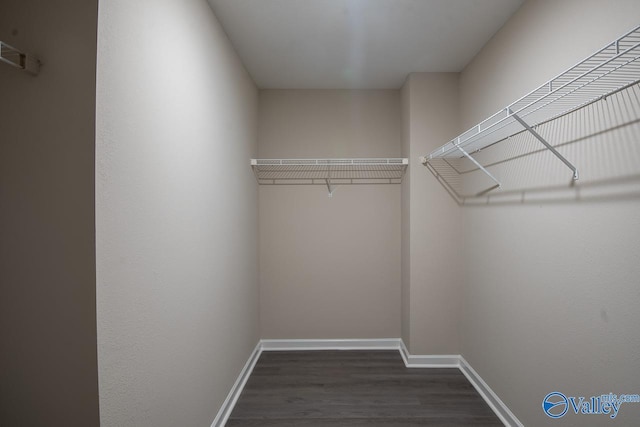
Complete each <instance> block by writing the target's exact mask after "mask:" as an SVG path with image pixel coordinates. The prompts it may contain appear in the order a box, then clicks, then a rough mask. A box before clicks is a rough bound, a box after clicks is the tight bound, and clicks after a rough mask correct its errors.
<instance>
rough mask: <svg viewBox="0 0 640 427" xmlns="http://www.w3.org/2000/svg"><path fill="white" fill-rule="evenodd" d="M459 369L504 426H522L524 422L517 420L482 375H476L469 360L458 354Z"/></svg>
mask: <svg viewBox="0 0 640 427" xmlns="http://www.w3.org/2000/svg"><path fill="white" fill-rule="evenodd" d="M459 369H460V371H461V372H462V373H463V374H464V376H465V377H467V379H468V380H469V382H470V383H471V384H472V385H473V387H474V388H475V389H476V391H477V392H478V393H479V394H480V396H482V398H483V399H484V401H485V402H487V405H489V407H490V408H491V409H492V410H493V412H494V413H495V414H496V415H497V417H498V418H500V421H502V422H503V423H504V425H505V426H508V427H524V424H522V423H521V422H520V420H518V418H517V417H516V416H515V415H514V414H513V412H511V410H510V409H509V407H508V406H507V405H505V403H504V402H503V401H502V400H501V399H500V398H499V397H498V395H497V394H496V393H495V392H494V391H493V390H491V387H489V385H488V384H487V383H486V382H485V381H484V380H483V379H482V377H481V376H480V375H478V373H477V372H476V371H475V370H474V369H473V368H472V367H471V365H469V362H467V361H466V360H465V359H464V357H462V356H460V366H459Z"/></svg>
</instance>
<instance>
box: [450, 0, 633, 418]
mask: <svg viewBox="0 0 640 427" xmlns="http://www.w3.org/2000/svg"><path fill="white" fill-rule="evenodd" d="M639 23H640V3H639V2H637V1H631V0H630V1H621V0H620V1H610V2H602V1H597V0H596V1H583V0H575V1H570V0H565V1H553V0H545V1H542V0H540V1H528V2H527V3H525V4H524V6H523V7H522V8H521V9H520V10H519V11H518V12H517V13H516V15H514V17H513V18H512V19H511V20H510V21H509V22H508V23H507V24H506V25H505V27H504V28H503V29H502V30H501V31H500V32H499V33H497V34H496V36H494V38H493V39H492V40H491V41H490V42H489V44H488V45H487V46H485V48H484V49H483V50H482V52H481V53H480V54H479V55H478V56H477V57H476V58H475V60H474V61H473V62H472V63H471V64H470V65H469V66H468V67H467V68H466V69H465V70H464V72H463V73H462V75H461V101H462V121H463V123H464V125H465V127H469V126H472V125H473V124H474V123H476V122H478V121H479V120H481V119H483V118H484V117H485V116H487V115H489V114H492V113H494V112H495V111H497V110H498V109H499V108H502V107H504V106H506V104H507V103H509V102H511V101H514V100H516V99H517V98H518V97H520V96H522V95H524V94H525V93H527V92H528V91H530V90H532V89H534V88H535V87H536V86H537V85H539V84H542V83H544V82H545V81H546V80H547V79H549V78H551V77H553V76H554V75H556V74H558V73H560V72H562V71H563V70H564V69H565V68H567V67H570V66H571V65H573V64H575V63H576V62H578V61H580V60H581V59H583V58H584V57H585V56H587V55H589V54H591V53H592V52H594V51H595V50H597V49H600V48H601V47H603V46H604V45H605V44H606V43H608V42H610V41H612V40H613V39H614V38H616V37H618V36H620V35H622V34H623V33H624V32H626V31H627V30H630V29H631V28H632V27H634V26H636V25H638V24H639ZM639 94H640V90H638V88H635V89H633V90H631V91H628V92H627V93H625V94H621V95H619V96H614V97H611V98H609V99H608V100H607V101H606V102H600V103H598V104H596V105H594V106H593V107H590V108H588V109H586V110H585V111H583V112H580V113H579V114H575V115H573V116H570V117H567V118H565V119H564V120H563V121H561V123H560V125H558V124H552V125H549V126H543V127H541V128H540V129H539V132H541V133H543V135H545V136H547V137H548V138H549V139H550V140H552V141H553V142H554V143H562V144H563V146H562V147H561V148H560V150H561V151H562V152H563V153H564V154H565V155H567V157H568V158H569V159H570V160H571V161H574V162H575V163H576V165H577V166H578V167H579V168H580V173H581V177H580V180H579V181H578V182H577V184H576V186H575V187H569V186H568V183H569V181H570V171H569V170H568V169H566V168H564V165H562V163H560V161H559V160H557V159H555V158H553V157H551V156H548V155H546V156H545V155H526V156H523V157H520V158H515V159H514V158H513V157H514V155H513V153H517V151H516V152H514V151H513V150H515V148H516V146H517V145H518V144H522V146H527V145H530V144H533V145H532V146H533V147H534V148H535V147H537V148H539V143H537V142H536V141H531V140H526V138H524V139H515V140H514V141H512V142H510V143H507V145H503V146H504V147H506V149H505V150H504V151H503V152H501V153H498V154H499V155H501V156H503V160H504V159H506V161H504V162H502V163H499V164H495V165H494V166H492V169H491V170H492V171H493V172H495V173H496V174H498V176H499V177H500V178H502V179H503V180H504V182H505V189H504V190H503V191H502V193H503V194H504V193H509V192H511V193H510V194H511V195H513V196H514V197H511V198H508V197H507V198H502V197H503V196H500V192H498V193H495V195H494V196H493V197H490V198H485V199H483V200H481V203H482V205H481V206H474V207H471V206H469V207H465V208H464V209H463V210H464V226H465V248H466V252H465V257H464V259H465V263H464V265H465V267H466V269H465V284H466V290H465V296H464V311H463V312H464V316H463V334H464V336H463V349H462V353H463V355H464V357H465V358H466V359H467V360H468V361H469V362H470V363H471V365H472V366H473V367H474V368H475V369H476V370H477V371H478V373H479V374H480V375H481V376H482V377H483V378H484V379H485V380H486V381H487V383H488V384H489V385H490V386H491V387H492V388H493V390H494V391H496V392H497V393H498V394H499V395H500V397H501V398H502V399H503V400H504V401H505V402H506V404H507V405H508V406H509V407H510V408H511V409H512V410H513V411H514V412H515V414H516V416H518V417H519V418H520V420H521V421H522V422H523V423H524V424H525V425H531V426H543V425H554V426H568V425H580V426H601V425H605V424H609V423H611V424H612V425H613V424H616V425H625V426H631V425H636V424H637V420H638V419H639V418H640V405H638V404H628V405H626V406H625V405H623V407H622V409H621V410H620V415H619V416H618V418H617V419H616V420H615V421H611V420H609V419H608V418H606V416H596V415H591V416H587V415H581V416H580V415H573V414H572V413H571V414H568V415H566V416H565V417H564V418H562V419H559V420H552V419H550V418H548V417H547V416H546V415H544V413H543V411H542V409H541V403H542V399H543V398H544V396H545V395H546V394H547V393H549V392H552V391H560V392H564V393H566V394H567V395H573V396H586V397H590V396H592V395H598V394H603V393H609V392H613V393H616V394H621V393H638V390H640V375H639V374H638V373H639V372H640V333H638V329H637V325H638V324H640V311H638V305H639V304H640V290H639V289H640V288H639V287H638V277H639V276H640V267H639V264H638V253H639V252H640V244H639V242H640V239H639V237H640V201H639V200H638V188H640V187H639V184H640V183H639V181H638V176H640V167H639V166H638V165H640V151H639V150H638V141H639V140H640V127H639V126H638V124H637V123H635V124H632V125H629V124H626V125H625V124H624V123H619V124H620V125H621V126H620V127H619V128H618V129H616V130H613V131H609V132H604V133H601V134H598V132H599V131H600V130H602V129H604V128H605V127H606V126H604V125H603V122H607V121H609V120H611V118H612V117H614V118H615V117H617V118H615V119H613V120H619V121H624V120H622V117H623V116H627V117H630V118H633V117H635V120H637V119H638V117H640V116H639V115H638V111H640V108H639V107H638V99H640V97H639ZM634 104H635V106H634ZM594 134H595V135H594ZM535 144H538V145H535ZM509 153H512V155H509ZM510 158H511V159H510ZM509 159H510V160H509ZM558 170H559V171H560V172H559V173H560V174H561V175H560V177H561V178H562V180H561V181H560V182H557V181H556V177H557V176H558ZM522 188H524V190H523V191H520V190H519V189H522ZM443 191H444V190H443Z"/></svg>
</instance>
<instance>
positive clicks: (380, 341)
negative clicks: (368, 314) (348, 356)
mask: <svg viewBox="0 0 640 427" xmlns="http://www.w3.org/2000/svg"><path fill="white" fill-rule="evenodd" d="M401 342H402V341H401V339H400V338H373V339H308V340H307V339H290V340H277V339H268V340H262V341H261V343H262V350H263V351H297V350H399V349H400V343H401Z"/></svg>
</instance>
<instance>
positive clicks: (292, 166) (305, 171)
mask: <svg viewBox="0 0 640 427" xmlns="http://www.w3.org/2000/svg"><path fill="white" fill-rule="evenodd" d="M408 165H409V159H403V158H382V159H381V158H376V159H251V167H252V168H253V172H254V174H255V175H256V179H257V180H258V184H261V185H326V186H327V188H328V189H329V195H330V196H331V195H332V193H333V190H334V186H335V185H345V184H346V185H353V184H400V183H401V182H402V178H403V176H404V174H405V172H406V170H407V166H408Z"/></svg>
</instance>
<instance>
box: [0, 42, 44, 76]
mask: <svg viewBox="0 0 640 427" xmlns="http://www.w3.org/2000/svg"><path fill="white" fill-rule="evenodd" d="M0 61H1V62H4V63H5V64H9V65H11V66H13V67H16V68H19V69H21V70H23V71H26V72H28V73H30V74H33V75H37V74H38V72H39V71H40V61H39V60H38V58H36V57H35V56H33V55H29V54H27V53H24V52H21V51H19V50H18V49H16V48H15V47H13V46H10V45H8V44H6V43H5V42H2V41H0Z"/></svg>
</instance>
